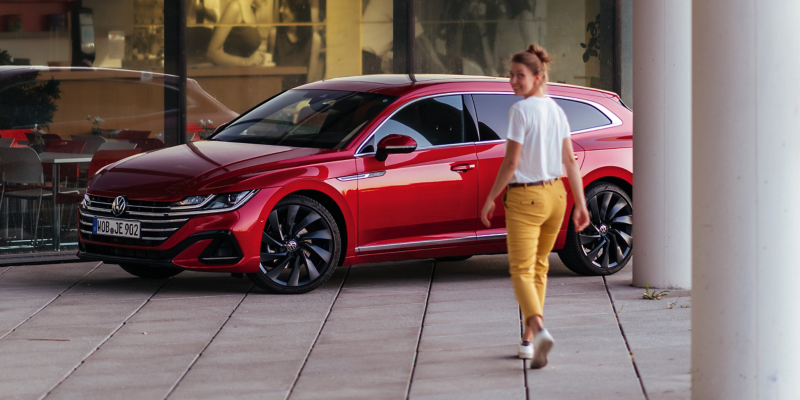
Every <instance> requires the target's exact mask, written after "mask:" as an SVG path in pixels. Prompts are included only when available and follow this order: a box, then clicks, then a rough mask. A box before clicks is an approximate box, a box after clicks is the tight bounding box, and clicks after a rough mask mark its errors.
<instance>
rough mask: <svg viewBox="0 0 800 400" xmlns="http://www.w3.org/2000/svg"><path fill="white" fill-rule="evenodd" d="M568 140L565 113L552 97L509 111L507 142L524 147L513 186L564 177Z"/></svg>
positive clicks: (528, 101)
mask: <svg viewBox="0 0 800 400" xmlns="http://www.w3.org/2000/svg"><path fill="white" fill-rule="evenodd" d="M568 137H569V121H567V116H566V114H564V110H562V109H561V107H559V106H558V104H556V102H555V101H553V99H551V98H549V97H544V98H543V97H536V96H531V97H528V98H527V99H525V100H521V101H518V102H516V103H514V105H513V106H512V107H511V110H509V111H508V133H507V134H506V139H507V140H513V141H515V142H517V143H520V144H522V154H520V157H519V164H518V165H517V170H516V171H514V177H512V178H511V182H512V183H533V182H538V181H546V180H550V179H556V178H559V177H561V176H563V175H564V171H563V168H562V166H561V147H562V144H563V141H564V139H566V138H568Z"/></svg>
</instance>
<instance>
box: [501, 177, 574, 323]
mask: <svg viewBox="0 0 800 400" xmlns="http://www.w3.org/2000/svg"><path fill="white" fill-rule="evenodd" d="M504 200H505V201H504V203H505V208H506V230H507V231H508V236H507V238H506V240H507V243H508V264H509V272H510V273H511V283H512V284H513V286H514V294H515V295H516V296H517V302H519V307H520V309H522V315H523V316H524V317H525V323H527V321H528V318H530V317H532V316H535V315H539V316H541V315H543V311H544V295H545V291H546V290H547V271H548V270H549V269H550V263H549V262H548V260H547V257H548V256H549V255H550V252H551V251H552V250H553V245H554V244H555V242H556V236H558V231H559V229H560V228H561V222H562V221H563V220H564V211H565V209H566V207H567V203H566V191H565V190H564V184H563V183H562V182H561V180H560V179H556V180H555V181H551V182H550V183H545V184H544V185H536V186H517V187H509V188H508V190H507V191H506V194H505V197H504Z"/></svg>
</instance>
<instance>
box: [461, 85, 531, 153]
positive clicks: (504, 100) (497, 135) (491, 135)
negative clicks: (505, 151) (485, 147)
mask: <svg viewBox="0 0 800 400" xmlns="http://www.w3.org/2000/svg"><path fill="white" fill-rule="evenodd" d="M472 100H473V102H474V103H475V108H476V109H477V113H478V134H479V135H480V140H481V141H482V142H485V141H488V140H501V139H502V140H505V138H506V131H507V130H508V110H510V109H511V106H512V105H514V103H516V102H518V101H520V100H522V97H517V96H513V95H510V94H475V95H472Z"/></svg>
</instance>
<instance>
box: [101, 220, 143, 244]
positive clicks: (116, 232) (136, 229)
mask: <svg viewBox="0 0 800 400" xmlns="http://www.w3.org/2000/svg"><path fill="white" fill-rule="evenodd" d="M141 230H142V223H141V222H139V221H121V220H118V219H106V218H95V219H94V223H93V224H92V233H93V234H95V235H106V236H119V237H125V238H132V239H139V238H140V237H141V236H142V233H141Z"/></svg>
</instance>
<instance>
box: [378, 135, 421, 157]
mask: <svg viewBox="0 0 800 400" xmlns="http://www.w3.org/2000/svg"><path fill="white" fill-rule="evenodd" d="M416 149H417V141H416V140H414V139H412V138H411V137H409V136H406V135H397V134H392V135H387V136H386V137H385V138H383V139H381V141H380V142H378V150H377V151H376V152H375V159H377V160H378V161H386V157H388V156H389V154H406V153H411V152H413V151H414V150H416Z"/></svg>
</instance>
